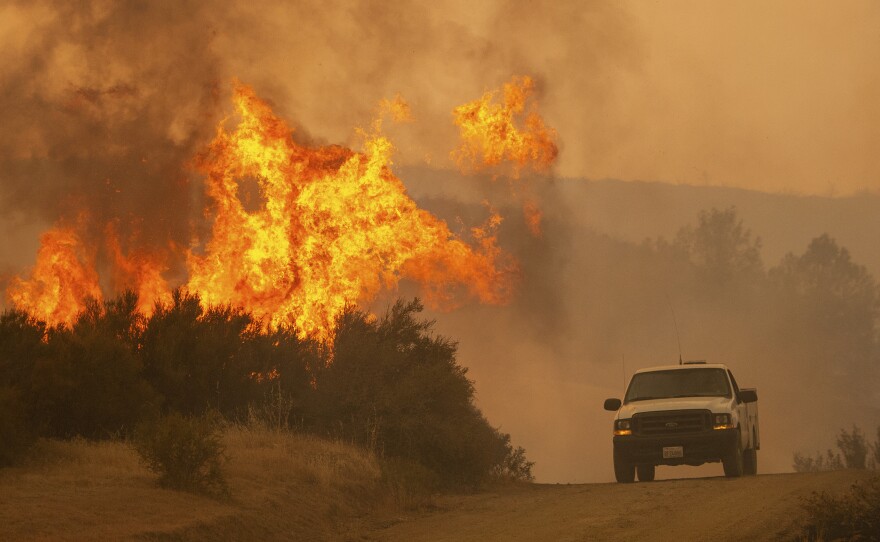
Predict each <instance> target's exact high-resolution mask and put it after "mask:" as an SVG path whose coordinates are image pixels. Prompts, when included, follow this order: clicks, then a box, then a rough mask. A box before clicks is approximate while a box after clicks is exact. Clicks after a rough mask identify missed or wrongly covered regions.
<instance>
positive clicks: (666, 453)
mask: <svg viewBox="0 0 880 542" xmlns="http://www.w3.org/2000/svg"><path fill="white" fill-rule="evenodd" d="M673 457H684V446H664V447H663V459H672V458H673Z"/></svg>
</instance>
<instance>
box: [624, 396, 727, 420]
mask: <svg viewBox="0 0 880 542" xmlns="http://www.w3.org/2000/svg"><path fill="white" fill-rule="evenodd" d="M691 409H704V410H709V411H711V412H713V413H715V414H724V413H730V412H733V410H734V400H733V399H732V398H728V397H679V398H675V399H650V400H648V401H633V402H632V403H627V404H625V405H623V406H622V407H620V410H618V411H617V419H619V420H625V419H627V418H632V417H633V415H635V414H640V413H642V412H657V411H660V410H691Z"/></svg>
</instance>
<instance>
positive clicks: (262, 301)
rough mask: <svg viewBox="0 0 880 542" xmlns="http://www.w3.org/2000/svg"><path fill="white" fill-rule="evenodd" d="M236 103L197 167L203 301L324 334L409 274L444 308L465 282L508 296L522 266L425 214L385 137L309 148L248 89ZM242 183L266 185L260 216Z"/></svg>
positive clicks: (197, 263) (192, 261)
mask: <svg viewBox="0 0 880 542" xmlns="http://www.w3.org/2000/svg"><path fill="white" fill-rule="evenodd" d="M234 102H235V105H236V108H237V110H238V114H239V115H240V119H241V120H240V122H239V123H238V125H237V126H236V127H235V129H234V130H233V131H232V132H227V131H226V130H225V129H224V128H223V126H222V125H221V126H220V127H219V128H218V131H217V136H216V138H215V140H214V142H213V143H212V145H211V147H210V150H209V152H208V154H207V155H206V156H205V157H203V158H202V160H201V162H200V167H201V169H202V170H203V171H204V173H205V174H206V175H207V183H208V194H209V195H210V197H211V198H212V200H213V201H214V209H213V212H214V225H213V231H212V237H211V239H210V241H208V243H207V244H206V245H205V247H204V253H203V254H197V253H196V252H193V253H191V254H190V257H189V272H190V279H189V283H188V285H187V287H188V288H189V289H190V290H191V291H196V292H198V293H199V294H200V295H201V296H202V298H203V299H204V300H205V301H206V302H208V303H230V302H231V303H233V304H235V305H241V306H244V307H246V308H247V309H249V310H251V311H253V312H254V313H255V314H256V315H257V316H260V317H265V318H267V319H268V320H269V321H270V322H271V323H272V324H274V325H280V324H287V325H292V326H294V328H295V329H297V330H298V331H299V332H300V333H301V334H303V335H306V334H311V335H315V336H317V337H318V338H321V339H324V340H326V339H329V338H330V336H331V333H332V328H333V326H334V325H335V320H336V318H337V317H338V316H339V315H340V314H341V313H342V312H343V310H344V308H345V307H346V305H349V304H354V303H357V302H359V301H362V302H366V301H369V300H371V299H373V298H374V296H375V295H376V294H377V293H378V292H379V291H380V290H381V289H382V288H394V287H396V285H397V283H398V281H399V280H400V279H401V278H411V279H415V280H418V281H420V282H422V283H423V284H425V283H426V282H427V283H429V284H428V285H427V288H426V292H427V297H428V301H429V302H433V303H434V304H436V305H440V304H446V302H448V301H449V300H450V299H451V298H452V297H453V296H454V293H453V292H452V290H453V289H454V288H456V287H461V288H460V289H463V290H464V292H465V293H467V294H469V295H471V296H474V297H477V298H478V299H480V300H481V301H483V302H489V303H501V302H504V301H505V300H506V299H507V297H508V295H509V292H510V283H511V280H512V276H513V273H512V272H513V271H514V265H513V263H512V262H510V261H509V258H508V257H507V256H506V255H504V254H502V253H501V252H500V251H499V250H498V249H497V248H496V246H495V238H494V236H492V235H490V234H489V233H484V232H482V231H481V232H474V233H475V238H476V241H477V248H476V249H474V248H472V247H471V246H469V245H468V244H466V243H464V242H463V241H461V240H460V239H457V238H455V236H453V234H452V233H451V232H450V231H449V229H448V227H447V226H446V224H445V223H444V222H442V221H440V220H438V219H436V218H435V217H433V216H432V215H430V214H429V213H427V212H425V211H423V210H421V209H419V208H418V207H417V206H416V204H415V202H413V201H412V199H410V198H409V196H408V195H407V194H406V190H405V189H404V187H403V184H402V183H401V182H400V180H399V179H397V178H396V177H395V176H394V175H393V174H392V173H391V171H390V169H389V168H388V166H389V164H390V157H391V153H392V150H393V148H392V145H391V143H390V141H388V140H387V139H386V138H384V137H383V136H381V135H380V134H378V133H376V134H374V135H372V136H368V138H367V139H366V141H365V144H364V151H363V152H362V153H357V152H353V151H351V150H349V149H344V148H342V147H338V146H329V147H318V148H308V147H304V146H300V145H298V144H296V143H295V142H294V141H293V140H292V138H291V131H290V129H289V128H288V127H287V126H286V125H285V123H284V122H283V121H282V120H281V119H279V118H277V117H276V116H275V115H274V114H273V113H272V111H271V110H270V108H269V107H268V105H267V104H266V103H265V102H263V101H262V100H260V99H259V98H258V97H257V96H256V95H255V94H254V92H253V90H252V89H250V88H249V87H246V86H243V85H239V86H237V87H236V89H235V93H234ZM377 127H378V123H375V124H374V129H375V128H377ZM243 179H254V180H256V182H257V184H258V185H259V189H260V194H261V197H262V198H263V204H262V206H261V207H260V208H259V209H257V210H256V211H252V212H249V211H247V210H245V208H244V206H243V205H242V202H241V199H240V197H239V193H238V192H239V182H240V181H241V180H243ZM456 293H457V292H456Z"/></svg>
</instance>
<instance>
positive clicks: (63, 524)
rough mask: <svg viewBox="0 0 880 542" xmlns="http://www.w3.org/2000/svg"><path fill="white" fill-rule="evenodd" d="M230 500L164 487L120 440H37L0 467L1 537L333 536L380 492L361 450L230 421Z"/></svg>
mask: <svg viewBox="0 0 880 542" xmlns="http://www.w3.org/2000/svg"><path fill="white" fill-rule="evenodd" d="M224 438H225V444H226V447H227V455H228V457H229V460H228V462H227V463H226V464H225V466H224V472H225V474H226V478H227V481H228V483H229V488H230V492H231V498H230V499H228V500H225V501H223V500H216V499H211V498H210V497H205V496H200V495H194V494H191V493H184V492H179V491H173V490H167V489H161V488H159V487H158V486H157V484H156V478H155V476H154V475H152V474H151V473H149V472H148V471H147V470H146V468H145V467H144V466H143V465H141V464H140V462H139V460H138V457H137V454H136V453H135V452H134V451H133V450H132V449H131V448H130V447H129V446H128V445H126V444H125V443H122V442H98V443H95V442H87V441H82V440H74V441H69V442H59V441H41V442H39V443H38V445H37V447H36V448H35V449H34V451H33V453H32V454H31V456H30V458H29V459H28V461H27V462H26V463H25V464H24V465H22V466H20V467H14V468H7V469H0V540H99V539H102V540H131V539H140V540H144V539H147V540H215V539H236V540H248V539H253V540H267V539H269V540H272V539H277V540H290V539H296V540H338V539H346V538H352V537H354V536H355V535H354V534H350V533H357V532H359V531H360V530H361V527H362V525H361V524H360V523H361V522H363V521H366V520H365V519H363V518H366V517H367V514H369V513H371V512H372V511H374V510H376V507H377V503H381V502H383V501H384V500H385V499H386V497H385V496H384V493H383V489H382V484H381V483H380V479H381V474H380V469H379V466H378V464H377V462H376V461H375V460H374V459H373V458H372V457H371V456H370V455H369V454H367V453H365V452H362V451H360V450H357V449H355V448H352V447H349V446H345V445H343V444H339V443H333V442H328V441H325V440H321V439H317V438H314V437H309V436H302V435H294V434H290V433H283V432H273V431H270V430H268V429H265V428H257V429H248V428H242V427H230V428H228V429H227V431H226V434H225V437H224Z"/></svg>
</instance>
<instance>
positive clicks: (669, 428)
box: [605, 362, 761, 482]
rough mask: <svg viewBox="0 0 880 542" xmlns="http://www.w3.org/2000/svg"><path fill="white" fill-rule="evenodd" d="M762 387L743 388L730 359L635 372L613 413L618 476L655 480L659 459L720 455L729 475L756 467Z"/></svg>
mask: <svg viewBox="0 0 880 542" xmlns="http://www.w3.org/2000/svg"><path fill="white" fill-rule="evenodd" d="M757 401H758V392H757V391H756V390H754V389H740V387H739V386H738V385H737V383H736V379H735V378H733V374H732V373H731V372H730V369H728V368H727V367H726V366H725V365H721V364H707V363H705V362H684V363H681V364H679V365H669V366H663V367H651V368H648V369H641V370H639V371H636V373H635V374H633V377H632V379H631V380H630V383H629V386H628V387H627V389H626V395H625V396H624V398H623V402H621V400H620V399H607V400H606V401H605V410H610V411H616V412H617V415H616V416H615V417H614V476H615V478H616V479H617V481H618V482H633V481H634V480H635V475H636V473H638V477H639V480H640V481H643V482H649V481H652V480H654V471H655V468H656V467H657V465H702V464H703V463H712V462H718V461H721V462H722V464H723V465H724V475H725V476H728V477H732V476H742V475H743V474H756V473H757V471H758V454H757V452H758V450H759V449H760V448H761V442H760V438H759V437H760V433H759V432H758V403H757Z"/></svg>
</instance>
